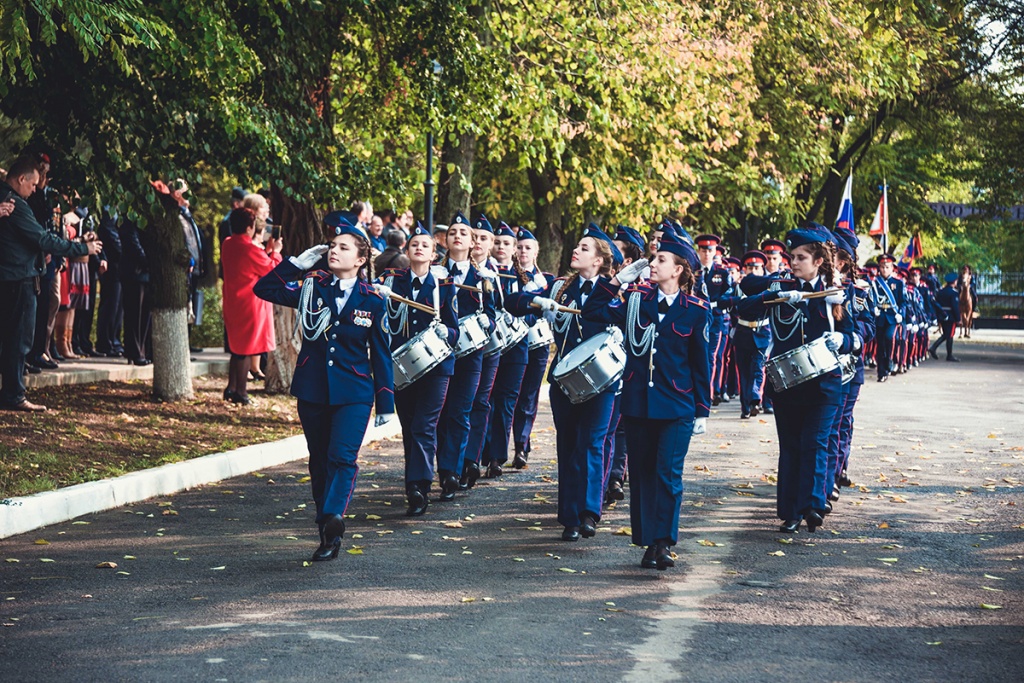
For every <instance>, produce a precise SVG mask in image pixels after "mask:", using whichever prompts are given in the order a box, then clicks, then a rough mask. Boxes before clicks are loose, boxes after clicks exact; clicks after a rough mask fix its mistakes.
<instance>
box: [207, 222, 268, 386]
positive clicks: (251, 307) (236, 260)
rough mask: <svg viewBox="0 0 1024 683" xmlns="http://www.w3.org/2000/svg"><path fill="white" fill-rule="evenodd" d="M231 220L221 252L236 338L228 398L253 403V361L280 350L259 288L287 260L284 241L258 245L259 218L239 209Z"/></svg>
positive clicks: (227, 316)
mask: <svg viewBox="0 0 1024 683" xmlns="http://www.w3.org/2000/svg"><path fill="white" fill-rule="evenodd" d="M228 221H229V222H230V225H231V236H230V237H228V238H227V239H226V240H224V244H223V245H222V246H221V252H220V260H221V265H222V266H223V268H224V326H225V328H226V329H227V333H228V338H229V339H230V340H231V361H230V363H229V365H228V386H227V388H226V389H225V390H224V400H225V401H231V402H232V403H240V404H242V405H248V404H249V403H250V400H249V394H248V392H247V391H246V384H247V382H248V379H249V369H250V359H251V358H259V357H260V354H263V353H266V352H268V351H273V350H274V349H275V348H276V347H277V344H276V342H275V339H274V314H273V305H272V304H271V303H270V302H269V301H264V300H262V299H260V298H258V297H257V296H256V295H255V294H254V293H253V286H254V285H255V284H256V282H257V281H258V280H259V279H260V278H261V277H263V276H264V275H266V274H267V273H269V272H270V271H271V270H273V269H274V266H276V265H277V264H279V263H280V262H281V240H280V239H271V240H269V241H268V242H267V243H266V246H262V245H258V244H257V243H256V242H254V241H253V235H254V234H255V232H256V225H257V220H256V214H255V213H253V212H252V211H251V210H250V209H246V208H240V209H235V210H234V211H232V212H231V215H230V216H229V217H228ZM256 369H257V370H258V369H259V368H258V366H257V368H256Z"/></svg>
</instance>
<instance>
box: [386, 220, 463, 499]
mask: <svg viewBox="0 0 1024 683" xmlns="http://www.w3.org/2000/svg"><path fill="white" fill-rule="evenodd" d="M435 244H436V243H435V242H434V236H433V235H432V234H431V233H430V231H429V230H427V229H426V228H424V227H423V225H422V224H420V223H417V224H416V227H415V228H413V230H412V236H411V237H410V238H409V244H408V245H407V246H406V255H407V256H408V257H409V267H408V268H399V269H395V270H388V271H385V272H384V274H383V276H382V278H381V282H382V283H383V284H384V286H386V287H388V288H389V289H390V290H391V293H393V294H397V295H399V296H402V297H405V298H406V299H411V300H413V301H415V302H417V303H420V304H423V305H424V306H429V307H430V308H432V309H433V310H434V311H435V314H434V315H431V314H429V313H425V312H423V311H421V310H419V309H416V308H413V307H411V306H409V305H408V304H406V303H396V302H395V301H394V300H391V301H388V305H387V311H388V315H387V318H386V321H387V322H386V325H387V330H388V332H390V333H391V350H392V352H394V351H396V350H398V349H399V348H401V347H402V346H403V345H404V344H406V343H407V342H408V341H409V340H410V339H412V338H413V337H416V336H417V335H419V334H421V333H423V332H425V331H426V330H427V329H428V328H429V327H430V326H431V325H434V324H440V325H441V326H442V328H443V331H442V332H443V335H444V336H445V337H446V339H447V341H448V345H449V346H451V347H452V348H453V349H454V348H455V343H456V341H457V340H458V337H459V317H458V315H457V314H456V311H455V287H453V286H452V283H451V280H445V279H443V277H440V276H441V275H442V274H446V273H447V271H445V270H444V268H437V267H434V268H431V266H430V264H431V263H433V261H434V251H435ZM453 372H455V354H454V353H451V354H449V355H448V357H447V358H445V359H444V361H442V362H441V363H440V364H439V365H437V366H436V367H434V368H433V369H431V370H430V371H429V372H427V374H425V375H423V376H422V377H420V378H419V379H417V380H416V381H415V382H413V383H412V384H410V385H408V386H406V387H404V388H402V389H400V390H397V391H396V392H395V406H396V408H397V409H398V419H399V420H400V421H401V423H402V445H403V447H404V450H405V495H406V498H407V500H408V502H409V508H408V509H407V510H406V513H405V514H406V515H407V516H409V517H416V516H419V515H422V514H423V513H424V512H426V511H427V505H428V504H429V503H428V501H429V499H428V498H427V495H428V494H429V493H430V484H431V482H432V481H433V479H434V456H435V453H436V452H437V434H436V430H437V420H438V418H439V417H440V416H441V408H442V406H444V398H445V395H446V394H447V392H448V382H449V380H450V378H451V376H452V373H453Z"/></svg>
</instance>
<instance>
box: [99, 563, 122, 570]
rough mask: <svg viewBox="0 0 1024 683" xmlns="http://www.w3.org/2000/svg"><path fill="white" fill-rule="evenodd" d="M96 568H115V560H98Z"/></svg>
mask: <svg viewBox="0 0 1024 683" xmlns="http://www.w3.org/2000/svg"><path fill="white" fill-rule="evenodd" d="M96 569H117V562H100V563H99V564H98V565H96Z"/></svg>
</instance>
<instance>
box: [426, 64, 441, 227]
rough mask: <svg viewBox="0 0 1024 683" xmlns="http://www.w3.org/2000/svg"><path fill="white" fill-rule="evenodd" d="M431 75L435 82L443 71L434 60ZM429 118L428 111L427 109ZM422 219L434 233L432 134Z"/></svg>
mask: <svg viewBox="0 0 1024 683" xmlns="http://www.w3.org/2000/svg"><path fill="white" fill-rule="evenodd" d="M430 70H431V74H432V75H433V77H434V80H435V81H436V79H437V77H438V76H440V75H441V71H443V69H442V67H441V64H440V62H438V61H437V60H436V59H435V60H433V61H431V62H430ZM433 85H434V84H433V83H432V84H431V88H430V104H431V106H432V105H433V103H434V88H433ZM428 118H429V109H428ZM423 217H424V219H425V220H426V224H427V230H430V232H431V233H433V232H434V133H433V131H428V132H427V179H426V180H425V181H424V183H423Z"/></svg>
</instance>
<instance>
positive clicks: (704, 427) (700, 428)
mask: <svg viewBox="0 0 1024 683" xmlns="http://www.w3.org/2000/svg"><path fill="white" fill-rule="evenodd" d="M707 431H708V419H707V418H706V417H698V418H697V419H696V420H694V421H693V433H694V434H704V433H706V432H707Z"/></svg>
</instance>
